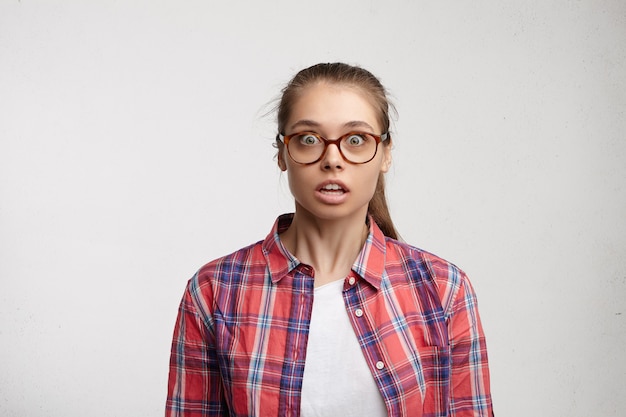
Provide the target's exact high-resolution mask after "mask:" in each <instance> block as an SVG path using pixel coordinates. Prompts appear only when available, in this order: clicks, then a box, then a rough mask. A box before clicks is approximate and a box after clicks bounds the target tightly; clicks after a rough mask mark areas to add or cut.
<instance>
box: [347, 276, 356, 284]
mask: <svg viewBox="0 0 626 417" xmlns="http://www.w3.org/2000/svg"><path fill="white" fill-rule="evenodd" d="M355 282H356V279H354V277H350V279H349V280H348V284H350V285H354V283H355Z"/></svg>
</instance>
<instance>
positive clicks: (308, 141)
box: [297, 133, 322, 146]
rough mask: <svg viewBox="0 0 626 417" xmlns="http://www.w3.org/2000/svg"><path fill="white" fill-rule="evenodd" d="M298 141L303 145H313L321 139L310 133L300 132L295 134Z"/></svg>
mask: <svg viewBox="0 0 626 417" xmlns="http://www.w3.org/2000/svg"><path fill="white" fill-rule="evenodd" d="M297 139H298V142H299V143H300V144H302V145H305V146H314V145H317V144H319V143H321V142H322V141H321V140H320V138H318V137H317V136H315V135H314V134H312V133H302V134H299V135H298V136H297Z"/></svg>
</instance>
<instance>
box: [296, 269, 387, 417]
mask: <svg viewBox="0 0 626 417" xmlns="http://www.w3.org/2000/svg"><path fill="white" fill-rule="evenodd" d="M343 285H344V280H342V279H341V280H338V281H335V282H331V283H329V284H326V285H323V286H321V287H318V288H316V289H315V296H314V299H313V314H312V316H311V328H310V331H309V341H308V344H307V353H306V364H305V366H304V380H303V383H302V405H301V409H300V412H301V415H302V417H322V416H323V417H327V416H332V417H335V416H342V417H363V416H371V417H378V416H381V417H382V416H387V409H386V408H385V403H384V401H383V397H382V395H381V394H380V392H379V391H378V387H377V386H376V382H375V381H374V377H373V376H372V373H371V372H370V370H369V368H368V366H367V362H365V357H364V356H363V353H362V351H361V348H360V346H359V342H358V340H357V337H356V335H355V333H354V330H353V329H352V325H351V324H350V319H349V318H348V313H347V312H346V307H345V304H344V301H343V296H342V292H343Z"/></svg>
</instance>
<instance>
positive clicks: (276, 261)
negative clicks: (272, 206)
mask: <svg viewBox="0 0 626 417" xmlns="http://www.w3.org/2000/svg"><path fill="white" fill-rule="evenodd" d="M292 220H293V213H288V214H283V215H281V216H279V217H278V218H277V219H276V221H275V222H274V226H273V227H272V230H271V232H270V233H269V234H268V235H267V237H266V238H265V240H264V241H263V243H262V248H263V254H264V256H265V259H266V260H267V265H268V268H269V273H270V277H271V280H272V282H273V283H277V282H279V281H280V280H281V279H282V278H283V277H284V276H285V275H287V274H288V273H289V272H291V271H292V270H293V269H294V268H296V267H297V266H298V265H300V261H299V260H298V259H297V258H296V257H295V256H293V255H292V254H291V253H289V251H288V250H287V249H286V248H285V247H284V246H283V244H282V242H281V240H280V237H279V234H280V233H282V232H284V231H285V230H287V228H288V227H289V225H290V224H291V221H292ZM368 223H369V233H368V235H367V239H366V240H365V244H364V245H363V248H362V249H361V252H360V253H359V255H358V256H357V258H356V260H355V261H354V264H353V265H352V271H354V273H356V274H357V275H359V276H360V277H361V278H363V279H364V280H365V281H367V282H368V283H369V284H370V285H372V286H373V287H374V288H376V289H377V290H378V289H380V284H381V280H382V275H383V272H384V270H385V249H386V241H385V235H384V234H383V232H382V230H380V228H379V227H378V225H377V224H376V222H375V221H374V219H373V218H372V217H369V221H368Z"/></svg>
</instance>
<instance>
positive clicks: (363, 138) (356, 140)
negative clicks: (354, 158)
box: [345, 133, 367, 146]
mask: <svg viewBox="0 0 626 417" xmlns="http://www.w3.org/2000/svg"><path fill="white" fill-rule="evenodd" d="M345 142H346V145H350V146H361V145H363V144H365V142H367V135H366V134H363V133H354V134H351V135H350V136H348V137H347V138H346V140H345Z"/></svg>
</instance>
